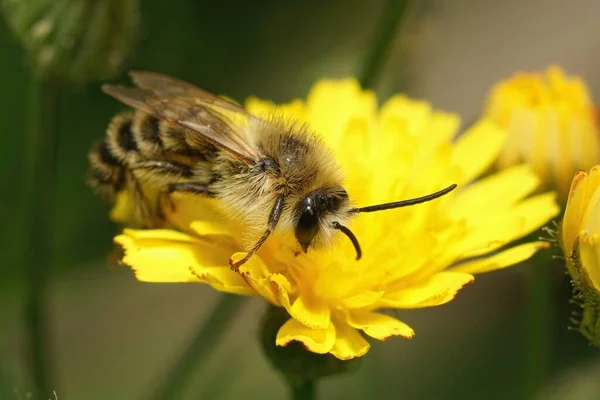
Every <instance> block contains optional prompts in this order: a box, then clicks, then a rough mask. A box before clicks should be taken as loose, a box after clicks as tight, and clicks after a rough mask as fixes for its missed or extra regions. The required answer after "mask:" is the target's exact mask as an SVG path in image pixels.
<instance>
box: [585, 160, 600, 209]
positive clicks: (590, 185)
mask: <svg viewBox="0 0 600 400" xmlns="http://www.w3.org/2000/svg"><path fill="white" fill-rule="evenodd" d="M586 186H587V188H586V190H585V199H584V200H583V204H585V205H587V204H589V202H590V200H591V198H592V196H593V195H594V193H595V192H596V190H597V189H598V188H600V165H596V166H595V167H593V168H592V169H590V172H589V173H588V176H587V182H586Z"/></svg>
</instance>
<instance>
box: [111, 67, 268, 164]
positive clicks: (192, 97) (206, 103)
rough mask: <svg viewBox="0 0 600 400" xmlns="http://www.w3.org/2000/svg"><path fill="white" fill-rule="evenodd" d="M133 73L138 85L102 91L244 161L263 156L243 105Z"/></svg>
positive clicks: (154, 75)
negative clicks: (249, 125) (254, 142)
mask: <svg viewBox="0 0 600 400" xmlns="http://www.w3.org/2000/svg"><path fill="white" fill-rule="evenodd" d="M132 76H133V78H134V82H135V83H136V84H138V86H139V87H125V86H116V85H104V86H103V87H102V90H103V91H104V92H105V93H107V94H109V95H111V96H112V97H114V98H116V99H117V100H120V101H122V102H123V103H125V104H127V105H128V106H130V107H133V108H136V109H138V110H141V111H144V112H146V113H149V114H152V115H154V116H156V117H157V118H159V119H163V120H166V121H169V122H171V123H173V124H175V125H179V126H181V127H183V128H186V129H187V130H188V131H191V132H194V133H196V134H198V135H199V136H200V137H201V139H203V140H206V141H208V142H210V143H211V144H213V145H214V146H215V147H217V148H220V149H222V150H224V151H227V152H228V153H230V154H231V155H233V156H234V157H236V158H237V159H239V160H240V161H243V162H245V163H246V164H253V163H255V162H256V161H258V160H259V159H261V158H262V154H261V153H260V151H259V150H258V149H257V148H256V146H254V145H253V141H252V137H251V136H250V134H249V131H248V123H249V120H250V119H253V118H256V117H254V116H252V115H251V114H249V113H248V112H247V111H245V110H244V109H243V108H242V107H240V106H237V105H235V104H233V103H230V102H228V101H226V100H224V99H221V98H219V97H217V96H214V95H212V94H210V93H208V92H205V91H203V90H201V89H198V88H196V87H194V86H192V85H190V84H188V83H185V82H181V81H177V80H175V79H171V78H168V77H165V76H162V75H157V74H151V73H133V74H132ZM234 120H235V122H234Z"/></svg>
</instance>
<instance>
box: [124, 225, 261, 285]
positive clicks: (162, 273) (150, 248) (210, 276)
mask: <svg viewBox="0 0 600 400" xmlns="http://www.w3.org/2000/svg"><path fill="white" fill-rule="evenodd" d="M115 242H116V243H117V244H119V245H121V246H122V247H123V249H124V250H125V256H124V257H123V262H124V263H125V264H127V265H129V266H131V268H132V269H133V270H134V272H135V276H136V278H137V279H138V280H140V281H143V282H203V283H208V284H209V285H211V286H213V287H215V288H216V289H218V290H222V291H225V292H230V293H236V294H244V295H251V294H254V293H253V291H252V290H251V288H249V287H248V285H246V283H245V282H244V280H243V279H242V278H241V277H240V276H239V275H238V274H236V273H234V272H232V271H230V270H229V267H228V264H227V261H226V260H227V259H228V257H227V254H228V253H229V252H230V251H231V250H230V249H227V248H222V247H221V246H218V245H217V246H215V243H212V242H211V243H207V242H204V241H202V240H200V239H198V238H195V237H193V236H190V235H187V234H185V233H181V232H176V231H172V230H166V229H154V230H133V229H125V230H124V231H123V234H121V235H119V236H117V237H116V238H115Z"/></svg>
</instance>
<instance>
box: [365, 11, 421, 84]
mask: <svg viewBox="0 0 600 400" xmlns="http://www.w3.org/2000/svg"><path fill="white" fill-rule="evenodd" d="M409 3H410V1H409V0H388V2H387V4H386V6H385V7H384V10H383V13H382V14H381V20H380V21H379V24H378V28H377V29H378V30H377V34H376V36H375V39H374V40H373V42H372V46H371V48H370V49H369V50H368V52H367V56H366V58H365V63H364V65H363V66H362V69H361V72H360V74H359V77H360V84H361V86H362V87H363V88H364V89H372V88H373V86H374V84H375V82H376V81H377V78H378V76H379V73H380V72H381V69H382V68H383V64H384V62H385V59H386V58H387V55H388V53H389V49H390V44H391V43H392V41H393V39H394V37H395V35H396V31H397V29H398V25H399V24H400V20H401V19H402V17H403V16H404V14H405V12H406V10H407V9H408V8H409V7H408V6H409Z"/></svg>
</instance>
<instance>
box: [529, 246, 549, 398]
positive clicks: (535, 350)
mask: <svg viewBox="0 0 600 400" xmlns="http://www.w3.org/2000/svg"><path fill="white" fill-rule="evenodd" d="M548 253H550V252H548ZM532 262H533V266H532V270H531V286H530V293H529V300H528V303H529V304H528V308H527V313H528V314H527V323H526V329H527V336H526V343H525V345H526V347H525V349H526V350H525V357H526V360H525V368H526V370H525V374H524V378H525V382H524V383H525V384H524V393H523V398H526V399H529V398H531V397H532V396H533V395H534V394H535V393H536V392H537V390H538V389H539V388H540V386H541V385H542V384H543V382H544V381H545V379H546V378H547V376H548V368H549V363H550V349H551V346H552V337H551V332H552V322H553V317H554V316H553V312H552V309H553V306H552V304H551V302H552V285H551V279H550V278H551V272H552V271H553V268H551V267H552V264H553V262H554V260H553V259H552V258H551V255H550V254H542V253H540V254H538V255H536V256H535V257H534V258H533V259H532Z"/></svg>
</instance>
